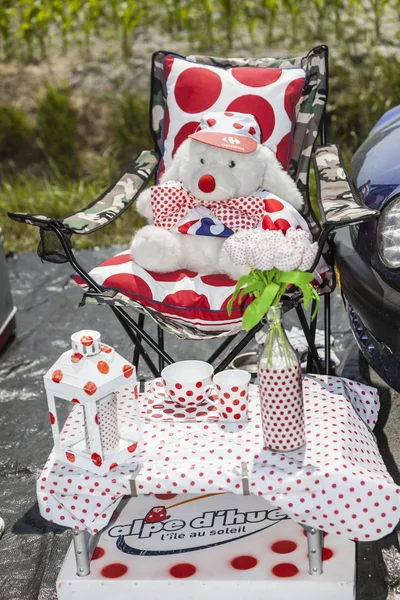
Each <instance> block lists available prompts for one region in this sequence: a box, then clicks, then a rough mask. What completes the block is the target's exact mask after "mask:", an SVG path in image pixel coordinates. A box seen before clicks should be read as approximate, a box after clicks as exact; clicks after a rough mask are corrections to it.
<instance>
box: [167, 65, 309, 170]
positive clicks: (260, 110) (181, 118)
mask: <svg viewBox="0 0 400 600" xmlns="http://www.w3.org/2000/svg"><path fill="white" fill-rule="evenodd" d="M164 72H165V77H166V87H167V108H166V118H165V125H164V132H163V138H164V165H163V166H162V167H161V172H162V171H163V170H164V168H168V167H169V166H170V165H171V161H172V158H173V156H174V154H175V152H176V150H177V149H178V148H179V146H180V145H181V143H182V142H183V141H185V139H186V138H187V137H188V136H189V135H191V134H193V133H194V132H195V131H196V129H197V127H198V125H199V123H200V119H201V116H202V114H203V113H204V112H206V111H209V110H211V111H220V112H223V111H225V112H226V113H230V112H241V113H250V114H253V115H254V116H255V117H256V119H257V121H258V123H259V126H260V128H261V141H262V143H264V144H266V145H267V146H268V147H269V148H271V150H273V151H274V152H277V156H278V159H279V160H280V161H281V163H282V164H283V166H284V167H285V168H286V167H287V166H288V164H289V160H290V156H291V152H290V150H291V133H292V130H293V127H294V123H295V107H296V104H297V102H298V101H299V100H300V97H301V93H302V89H303V85H304V78H305V73H304V71H303V69H294V68H291V69H275V68H257V67H237V68H233V69H227V70H225V69H221V68H218V67H213V66H207V65H199V64H196V63H192V62H190V61H188V60H184V59H182V58H178V57H174V56H167V57H166V58H165V61H164Z"/></svg>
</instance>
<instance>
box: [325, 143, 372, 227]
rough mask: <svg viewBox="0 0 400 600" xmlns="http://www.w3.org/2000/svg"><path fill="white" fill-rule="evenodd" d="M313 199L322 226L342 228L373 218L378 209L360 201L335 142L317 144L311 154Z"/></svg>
mask: <svg viewBox="0 0 400 600" xmlns="http://www.w3.org/2000/svg"><path fill="white" fill-rule="evenodd" d="M313 164H314V170H315V177H316V182H317V199H318V205H319V209H320V212H321V218H322V225H323V227H324V228H325V227H327V226H334V227H335V228H338V227H344V226H346V225H350V224H351V223H362V222H364V221H370V220H371V219H376V218H377V217H378V215H379V211H378V210H373V209H371V208H368V207H367V206H365V205H364V204H362V203H361V201H360V199H359V197H358V194H357V192H356V191H355V189H354V187H353V185H352V183H351V181H350V180H349V178H348V177H347V174H346V171H345V168H344V164H343V161H342V157H341V154H340V151H339V148H338V147H337V146H336V145H335V144H325V145H323V146H317V147H316V150H315V152H314V154H313Z"/></svg>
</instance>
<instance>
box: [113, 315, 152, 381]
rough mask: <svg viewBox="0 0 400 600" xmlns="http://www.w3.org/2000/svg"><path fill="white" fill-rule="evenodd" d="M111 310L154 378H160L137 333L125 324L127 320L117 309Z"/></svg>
mask: <svg viewBox="0 0 400 600" xmlns="http://www.w3.org/2000/svg"><path fill="white" fill-rule="evenodd" d="M111 310H112V311H113V313H114V314H115V316H116V317H117V319H118V321H119V322H120V323H121V325H122V327H123V328H124V330H125V333H126V334H127V335H128V337H129V339H130V340H131V341H132V342H133V345H134V346H135V348H137V349H138V352H139V354H140V356H141V357H142V358H143V360H144V362H145V363H146V365H147V366H148V367H149V369H150V371H151V372H152V374H153V376H154V377H158V376H159V372H158V370H157V367H156V365H155V364H154V363H153V361H152V360H151V358H150V356H149V355H148V354H147V352H146V350H145V348H144V347H143V345H142V342H140V341H139V340H138V339H137V336H136V334H135V332H134V331H133V330H132V328H131V327H130V326H129V324H128V323H126V322H125V319H124V318H123V317H122V316H121V315H120V313H119V312H118V311H117V310H116V308H115V307H114V306H111ZM135 325H136V323H135Z"/></svg>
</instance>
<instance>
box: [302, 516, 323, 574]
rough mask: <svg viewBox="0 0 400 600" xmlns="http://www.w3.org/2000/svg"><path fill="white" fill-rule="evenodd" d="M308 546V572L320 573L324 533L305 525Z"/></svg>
mask: <svg viewBox="0 0 400 600" xmlns="http://www.w3.org/2000/svg"><path fill="white" fill-rule="evenodd" d="M305 530H306V531H307V546H308V572H309V573H310V575H322V551H323V545H324V534H323V532H322V531H321V530H320V529H314V528H313V527H305Z"/></svg>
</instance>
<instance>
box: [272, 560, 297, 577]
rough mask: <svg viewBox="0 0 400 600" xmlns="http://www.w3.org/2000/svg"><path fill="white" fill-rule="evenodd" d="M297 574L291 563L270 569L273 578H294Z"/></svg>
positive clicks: (294, 566)
mask: <svg viewBox="0 0 400 600" xmlns="http://www.w3.org/2000/svg"><path fill="white" fill-rule="evenodd" d="M298 572H299V569H298V568H297V567H296V565H293V564H292V563H279V564H278V565H275V567H273V568H272V573H273V574H274V575H275V577H295V576H296V575H297V574H298Z"/></svg>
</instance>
